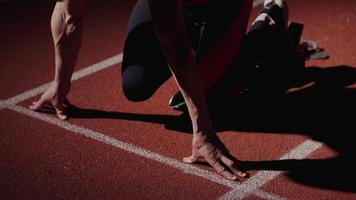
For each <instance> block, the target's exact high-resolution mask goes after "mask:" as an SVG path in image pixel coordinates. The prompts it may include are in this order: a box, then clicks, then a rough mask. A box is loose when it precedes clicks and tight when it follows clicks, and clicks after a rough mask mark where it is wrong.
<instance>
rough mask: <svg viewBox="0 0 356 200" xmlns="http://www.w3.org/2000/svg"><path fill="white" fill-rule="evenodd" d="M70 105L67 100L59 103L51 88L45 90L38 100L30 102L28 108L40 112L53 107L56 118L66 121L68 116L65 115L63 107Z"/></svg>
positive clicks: (55, 93)
mask: <svg viewBox="0 0 356 200" xmlns="http://www.w3.org/2000/svg"><path fill="white" fill-rule="evenodd" d="M69 105H71V104H70V103H69V101H68V100H67V99H65V100H63V101H60V100H59V98H58V95H57V92H55V89H53V87H50V88H49V89H48V90H46V91H45V92H44V93H43V94H42V95H41V97H40V99H39V100H37V101H34V102H32V104H31V105H30V106H29V109H30V110H33V111H41V110H42V109H44V108H45V107H47V106H50V107H53V109H54V110H55V112H56V114H57V117H58V118H59V119H61V120H67V119H68V116H67V115H66V113H65V110H64V107H65V106H69Z"/></svg>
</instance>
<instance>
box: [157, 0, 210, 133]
mask: <svg viewBox="0 0 356 200" xmlns="http://www.w3.org/2000/svg"><path fill="white" fill-rule="evenodd" d="M150 9H151V15H152V19H153V25H154V27H155V31H156V34H157V36H158V38H159V40H160V42H161V44H162V46H163V50H164V53H165V55H166V58H167V61H168V63H169V65H170V68H171V71H172V73H173V75H174V77H175V79H176V82H177V84H178V86H179V88H180V90H181V92H182V94H183V97H184V99H185V101H186V104H187V107H188V110H189V114H190V117H191V120H192V124H193V132H194V133H195V134H199V133H200V134H207V133H210V132H211V122H210V117H209V114H208V110H207V106H206V102H205V94H204V90H203V87H202V81H201V77H200V73H199V70H198V68H197V67H196V64H195V61H194V57H193V53H192V50H191V46H190V44H189V41H188V37H187V33H186V29H185V22H184V18H183V15H182V12H183V11H182V6H181V4H180V1H179V0H170V1H167V0H150Z"/></svg>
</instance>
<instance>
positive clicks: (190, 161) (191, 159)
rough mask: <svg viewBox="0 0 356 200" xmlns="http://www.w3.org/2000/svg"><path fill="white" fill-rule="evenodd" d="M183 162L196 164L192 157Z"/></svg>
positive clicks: (184, 159)
mask: <svg viewBox="0 0 356 200" xmlns="http://www.w3.org/2000/svg"><path fill="white" fill-rule="evenodd" d="M183 162H185V163H189V164H192V163H194V162H195V160H194V159H193V158H192V156H189V157H185V158H183Z"/></svg>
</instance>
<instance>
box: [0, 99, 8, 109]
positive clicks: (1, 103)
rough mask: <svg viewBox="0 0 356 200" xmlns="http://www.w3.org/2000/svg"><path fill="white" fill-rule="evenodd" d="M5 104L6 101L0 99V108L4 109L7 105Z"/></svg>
mask: <svg viewBox="0 0 356 200" xmlns="http://www.w3.org/2000/svg"><path fill="white" fill-rule="evenodd" d="M7 105H8V104H7V102H6V101H3V100H0V110H2V109H5V108H6V107H7Z"/></svg>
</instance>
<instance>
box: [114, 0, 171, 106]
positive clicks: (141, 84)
mask: <svg viewBox="0 0 356 200" xmlns="http://www.w3.org/2000/svg"><path fill="white" fill-rule="evenodd" d="M121 73H122V85H123V89H124V92H125V95H126V96H127V97H128V99H130V100H133V101H142V100H145V99H148V98H149V97H151V96H152V95H153V94H154V92H155V91H156V90H157V89H158V88H159V87H160V86H161V85H162V84H163V83H164V82H165V81H166V80H167V79H169V78H170V77H171V75H172V74H171V72H170V70H169V66H168V64H167V62H166V59H165V56H164V53H163V51H162V47H161V45H160V42H159V40H158V38H157V36H156V34H155V32H154V29H153V25H152V23H151V19H150V13H149V9H148V3H147V0H140V1H139V2H138V3H137V5H136V6H135V9H134V10H133V13H132V15H131V17H130V22H129V27H128V33H127V36H126V41H125V46H124V57H123V63H122V69H121Z"/></svg>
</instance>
